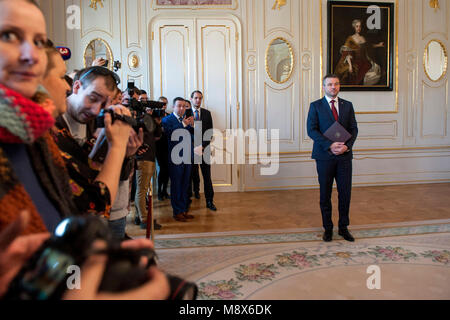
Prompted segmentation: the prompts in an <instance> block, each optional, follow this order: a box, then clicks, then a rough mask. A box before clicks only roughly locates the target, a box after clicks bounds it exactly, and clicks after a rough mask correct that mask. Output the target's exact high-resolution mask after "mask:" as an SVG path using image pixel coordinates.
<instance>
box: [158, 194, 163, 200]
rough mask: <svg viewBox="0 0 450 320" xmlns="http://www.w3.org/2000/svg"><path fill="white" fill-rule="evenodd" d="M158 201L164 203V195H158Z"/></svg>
mask: <svg viewBox="0 0 450 320" xmlns="http://www.w3.org/2000/svg"><path fill="white" fill-rule="evenodd" d="M158 200H159V201H164V195H163V194H161V193H158Z"/></svg>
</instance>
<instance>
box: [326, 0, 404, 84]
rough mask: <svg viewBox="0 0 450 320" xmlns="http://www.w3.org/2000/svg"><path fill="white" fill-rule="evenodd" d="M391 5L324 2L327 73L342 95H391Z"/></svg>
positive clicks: (392, 58) (384, 3) (392, 35)
mask: <svg viewBox="0 0 450 320" xmlns="http://www.w3.org/2000/svg"><path fill="white" fill-rule="evenodd" d="M394 55H395V53H394V3H386V2H359V1H358V2H355V1H328V72H329V73H334V74H336V75H338V76H339V78H340V80H341V90H342V91H393V80H394V72H393V71H394Z"/></svg>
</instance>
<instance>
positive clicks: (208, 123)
mask: <svg viewBox="0 0 450 320" xmlns="http://www.w3.org/2000/svg"><path fill="white" fill-rule="evenodd" d="M200 121H201V122H202V138H203V137H204V135H205V132H206V131H208V130H209V129H212V128H213V120H212V116H211V112H210V111H209V110H206V109H204V108H200ZM210 143H211V141H203V143H202V146H203V149H205V148H206V147H207V146H209V145H210Z"/></svg>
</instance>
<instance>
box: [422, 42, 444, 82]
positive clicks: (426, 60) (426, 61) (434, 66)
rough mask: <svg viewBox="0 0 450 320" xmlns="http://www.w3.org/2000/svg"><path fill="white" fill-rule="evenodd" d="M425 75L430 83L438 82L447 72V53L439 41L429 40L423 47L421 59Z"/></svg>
mask: <svg viewBox="0 0 450 320" xmlns="http://www.w3.org/2000/svg"><path fill="white" fill-rule="evenodd" d="M423 65H424V68H425V74H426V75H427V77H428V78H429V79H430V80H431V81H439V80H441V79H442V78H443V77H444V76H445V73H446V72H447V51H446V50H445V46H444V44H443V43H442V42H440V41H439V40H431V41H430V42H428V44H427V46H426V47H425V53H424V57H423Z"/></svg>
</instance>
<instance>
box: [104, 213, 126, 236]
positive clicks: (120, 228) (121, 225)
mask: <svg viewBox="0 0 450 320" xmlns="http://www.w3.org/2000/svg"><path fill="white" fill-rule="evenodd" d="M108 225H109V228H110V229H111V232H112V234H113V238H114V239H117V240H123V239H124V238H125V227H126V225H127V218H126V217H123V218H121V219H118V220H113V221H111V220H108Z"/></svg>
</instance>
